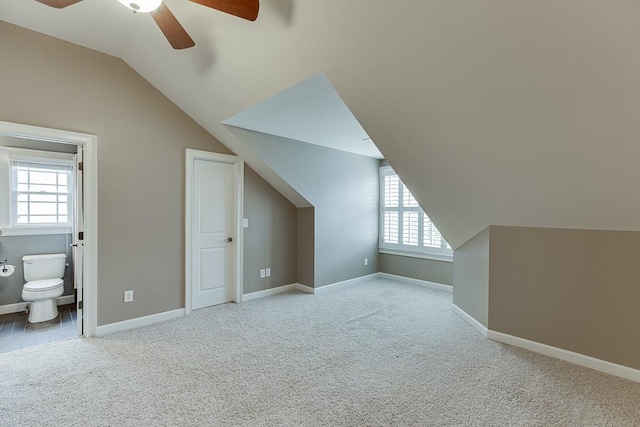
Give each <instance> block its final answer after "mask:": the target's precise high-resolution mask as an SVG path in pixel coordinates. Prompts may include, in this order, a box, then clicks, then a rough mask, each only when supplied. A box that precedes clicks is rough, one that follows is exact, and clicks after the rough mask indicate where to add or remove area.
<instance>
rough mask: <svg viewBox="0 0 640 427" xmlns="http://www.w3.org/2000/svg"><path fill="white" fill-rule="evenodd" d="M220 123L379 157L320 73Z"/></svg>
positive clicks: (375, 149) (378, 153) (367, 137)
mask: <svg viewBox="0 0 640 427" xmlns="http://www.w3.org/2000/svg"><path fill="white" fill-rule="evenodd" d="M222 124H224V125H227V126H233V127H237V128H242V129H248V130H252V131H255V132H261V133H266V134H269V135H275V136H279V137H282V138H287V139H292V140H296V141H301V142H306V143H309V144H314V145H320V146H324V147H328V148H333V149H335V150H340V151H346V152H350V153H354V154H359V155H362V156H367V157H373V158H378V159H381V158H382V154H381V153H380V151H379V150H378V148H377V147H376V146H375V144H374V143H373V141H372V140H371V138H370V137H369V135H367V132H366V131H365V130H364V129H363V127H362V126H361V125H360V123H359V122H358V120H357V119H356V118H355V116H354V115H353V113H352V112H351V110H349V107H347V104H345V102H344V101H343V100H342V98H341V97H340V95H339V94H338V92H337V91H336V90H335V89H334V87H333V85H332V84H331V82H330V81H329V79H327V77H326V76H325V75H324V74H323V73H318V74H316V75H314V76H312V77H309V78H308V79H306V80H304V81H302V82H300V83H298V84H296V85H294V86H292V87H290V88H289V89H286V90H285V91H283V92H280V93H278V94H277V95H274V96H272V97H271V98H269V99H267V100H265V101H263V102H261V103H259V104H257V105H255V106H253V107H250V108H248V109H246V110H244V111H242V112H240V113H238V114H236V115H234V116H233V117H231V118H229V119H227V120H225V121H223V122H222Z"/></svg>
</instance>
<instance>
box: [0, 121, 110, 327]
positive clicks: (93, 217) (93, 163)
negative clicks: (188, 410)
mask: <svg viewBox="0 0 640 427" xmlns="http://www.w3.org/2000/svg"><path fill="white" fill-rule="evenodd" d="M0 135H5V136H12V137H18V138H28V139H33V140H38V141H46V142H55V143H58V144H72V145H80V146H83V147H84V159H83V161H84V171H83V172H84V206H85V210H84V259H83V270H84V273H85V276H84V283H83V298H82V299H83V321H84V336H85V337H93V336H95V335H96V329H97V326H98V149H97V148H98V147H97V144H98V137H97V136H96V135H90V134H85V133H78V132H70V131H65V130H59V129H50V128H44V127H39V126H31V125H24V124H19V123H10V122H2V121H0Z"/></svg>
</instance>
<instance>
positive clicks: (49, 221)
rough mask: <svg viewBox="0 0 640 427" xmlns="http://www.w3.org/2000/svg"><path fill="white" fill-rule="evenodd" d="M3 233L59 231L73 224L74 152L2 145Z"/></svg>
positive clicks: (0, 157)
mask: <svg viewBox="0 0 640 427" xmlns="http://www.w3.org/2000/svg"><path fill="white" fill-rule="evenodd" d="M0 160H1V161H0V169H1V172H2V185H1V186H0V187H2V188H0V192H1V193H2V198H1V199H0V203H1V207H2V218H1V219H2V224H1V226H2V234H3V235H20V234H55V233H65V232H69V231H70V230H71V226H72V224H73V217H72V212H73V185H74V161H73V155H70V154H63V153H49V152H43V151H34V150H22V149H16V148H0Z"/></svg>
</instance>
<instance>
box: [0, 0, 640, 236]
mask: <svg viewBox="0 0 640 427" xmlns="http://www.w3.org/2000/svg"><path fill="white" fill-rule="evenodd" d="M166 3H167V4H168V5H169V6H170V8H171V9H172V11H173V12H174V14H175V15H176V16H177V18H178V19H179V20H180V22H181V23H182V24H183V25H184V27H185V28H186V29H187V30H188V31H189V33H190V34H191V36H192V37H193V39H194V40H195V42H196V47H195V48H193V49H189V50H186V51H174V50H173V49H171V47H170V46H169V45H168V44H167V42H166V41H165V39H164V37H163V36H162V34H161V33H160V31H159V30H158V28H157V27H156V26H155V23H154V22H153V20H152V19H151V18H150V17H149V16H146V15H141V14H138V15H133V14H131V13H130V12H129V11H128V10H126V9H125V8H124V7H123V6H122V5H120V4H119V3H118V2H117V0H84V1H83V2H81V3H79V4H76V5H74V6H71V7H69V8H67V9H63V10H54V9H51V8H47V7H45V6H42V5H41V4H39V3H37V2H36V1H35V0H2V7H1V8H0V19H1V20H5V21H8V22H11V23H14V24H17V25H21V26H24V27H27V28H31V29H34V30H36V31H39V32H43V33H45V34H50V35H53V36H55V37H58V38H62V39H64V40H68V41H71V42H74V43H77V44H80V45H83V46H87V47H90V48H92V49H97V50H100V51H103V52H106V53H109V54H111V55H115V56H119V57H121V58H122V59H123V60H124V61H126V62H127V63H128V64H129V65H130V66H131V67H133V68H134V69H135V70H136V71H137V72H139V73H140V74H141V75H142V76H143V77H144V78H146V79H147V80H148V81H149V82H151V83H152V84H153V85H154V86H155V87H157V88H158V89H159V90H160V91H161V92H163V93H164V94H165V95H166V96H168V97H169V98H170V99H171V100H173V102H175V103H176V104H177V105H178V106H179V107H180V108H182V109H183V110H184V111H185V112H186V113H187V114H189V115H190V116H191V117H193V118H194V119H195V120H196V121H197V122H198V123H200V124H201V125H202V126H203V127H204V128H206V129H207V130H208V131H209V132H210V133H211V134H212V135H214V136H215V137H216V138H218V139H219V140H220V141H222V142H223V143H224V144H225V145H227V146H228V147H230V148H231V149H232V150H236V148H234V147H239V141H238V140H237V139H236V138H235V137H234V136H233V134H232V133H231V132H229V131H228V130H227V129H226V128H225V127H224V126H223V125H222V124H221V122H222V121H224V120H225V119H227V118H229V117H232V116H234V115H235V114H237V113H240V112H241V111H244V110H246V109H248V108H250V107H252V106H255V105H257V104H259V103H260V102H262V101H264V100H265V99H268V98H269V97H271V96H273V95H275V94H278V93H280V92H282V91H284V90H286V89H288V88H290V87H292V86H293V85H295V84H297V83H299V82H301V81H303V80H305V79H306V78H308V77H309V76H314V75H316V74H317V73H319V72H323V73H324V74H325V75H326V77H327V78H328V80H329V81H331V83H332V84H333V87H335V89H336V91H337V92H338V93H339V94H340V97H341V98H342V99H343V100H344V102H345V103H346V104H347V105H348V106H349V109H350V110H351V111H352V112H353V114H354V116H355V117H357V118H358V121H359V122H360V123H361V124H362V127H363V128H364V129H366V131H367V134H369V135H370V136H371V137H372V138H373V140H374V141H375V143H376V145H377V147H378V148H379V150H380V151H381V153H382V154H383V155H384V157H385V158H386V159H387V160H388V161H389V162H390V164H391V165H392V166H393V167H394V169H395V170H396V171H398V173H399V174H400V175H401V176H402V178H403V180H404V181H405V183H406V184H407V185H408V186H409V188H410V189H411V190H412V192H413V193H414V194H415V196H416V198H417V199H418V200H419V201H420V202H421V204H422V205H423V206H424V207H425V209H426V210H427V212H428V213H429V216H430V217H431V218H432V219H433V220H434V222H435V223H436V225H437V226H438V228H440V230H441V231H442V232H443V234H444V235H445V237H446V238H447V240H448V241H449V242H450V244H451V245H452V246H454V247H457V246H458V245H460V244H461V243H463V242H464V241H466V240H467V239H468V238H470V237H471V236H473V235H474V234H475V233H476V232H478V231H480V230H481V229H483V228H484V227H485V226H487V225H490V224H498V225H527V226H546V227H572V228H591V229H620V230H640V198H639V197H637V188H636V187H637V183H638V182H640V167H639V165H640V144H639V143H638V141H640V77H639V76H640V73H639V70H640V55H639V52H640V25H638V22H639V18H640V2H637V1H635V0H633V1H632V0H611V1H606V2H605V1H601V0H582V1H580V2H569V1H558V0H536V1H533V0H529V1H526V0H525V1H517V2H516V1H512V0H484V1H479V2H469V1H466V0H404V1H402V2H388V1H382V0H349V1H343V0H322V1H311V0H263V1H262V2H261V10H260V15H259V17H258V20H257V21H256V22H254V23H252V22H248V21H244V20H241V19H238V18H235V17H232V16H227V15H225V14H223V13H219V12H216V11H214V10H210V9H207V8H205V7H202V6H200V5H197V4H194V3H190V2H188V1H186V0H166ZM96 84H99V82H96ZM236 152H238V153H241V152H242V149H237V150H236ZM274 185H276V187H278V184H277V183H276V184H274Z"/></svg>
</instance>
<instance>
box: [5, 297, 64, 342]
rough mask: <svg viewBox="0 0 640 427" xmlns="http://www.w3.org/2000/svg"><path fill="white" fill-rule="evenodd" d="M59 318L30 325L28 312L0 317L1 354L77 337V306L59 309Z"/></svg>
mask: <svg viewBox="0 0 640 427" xmlns="http://www.w3.org/2000/svg"><path fill="white" fill-rule="evenodd" d="M58 312H59V313H58V317H56V318H55V319H53V320H49V321H48V322H40V323H29V321H28V320H27V317H28V316H29V315H28V314H27V313H26V312H21V313H11V314H3V315H2V316H0V353H6V352H9V351H14V350H20V349H22V348H28V347H33V346H36V345H41V344H47V343H50V342H54V341H60V340H66V339H69V338H75V337H77V334H76V313H77V312H76V305H75V304H68V305H61V306H59V307H58Z"/></svg>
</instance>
